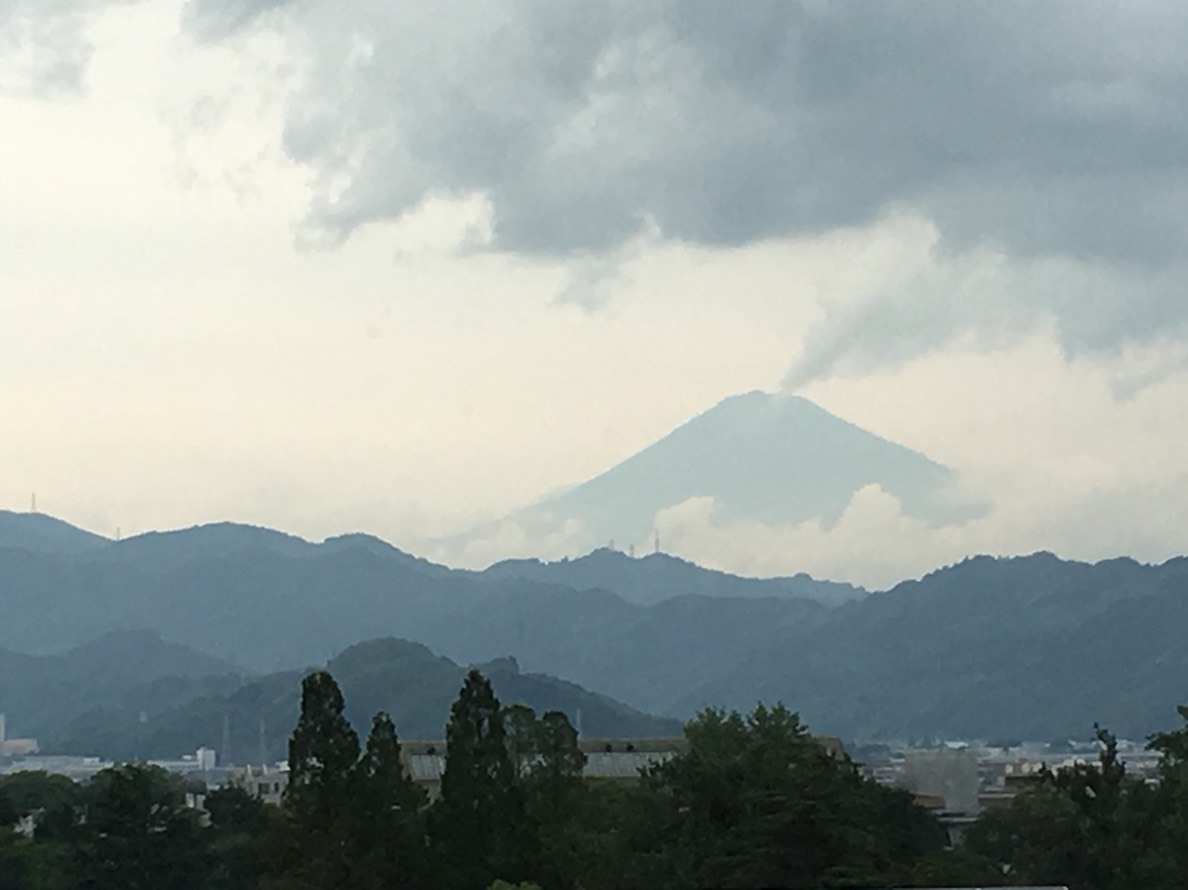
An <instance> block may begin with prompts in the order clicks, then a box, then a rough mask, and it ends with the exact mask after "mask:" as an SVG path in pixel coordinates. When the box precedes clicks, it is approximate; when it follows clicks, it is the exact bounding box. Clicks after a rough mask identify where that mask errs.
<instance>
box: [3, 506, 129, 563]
mask: <svg viewBox="0 0 1188 890" xmlns="http://www.w3.org/2000/svg"><path fill="white" fill-rule="evenodd" d="M110 543H111V541H110V540H108V539H107V538H104V537H102V536H101V535H96V534H93V533H92V532H88V531H84V530H83V529H81V528H76V527H75V526H73V525H71V524H70V523H69V522H65V521H63V520H61V519H57V518H56V517H53V516H49V515H48V514H45V513H16V512H13V511H11V510H0V547H9V548H13V549H19V550H31V551H33V552H36V553H57V554H76V553H86V552H88V551H93V550H98V549H100V548H102V547H106V546H107V545H108V544H110Z"/></svg>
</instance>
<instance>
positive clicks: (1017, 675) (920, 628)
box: [0, 526, 1188, 747]
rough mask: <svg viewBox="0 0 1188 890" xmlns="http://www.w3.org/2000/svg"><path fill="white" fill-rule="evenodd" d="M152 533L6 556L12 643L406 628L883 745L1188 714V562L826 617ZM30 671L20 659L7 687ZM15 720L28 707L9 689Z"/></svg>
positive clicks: (773, 582)
mask: <svg viewBox="0 0 1188 890" xmlns="http://www.w3.org/2000/svg"><path fill="white" fill-rule="evenodd" d="M191 535H194V536H196V537H195V540H196V541H197V543H191V542H190V541H189V536H191ZM133 541H136V539H132V540H131V541H129V542H122V543H121V544H109V545H107V546H106V547H104V548H102V549H100V550H96V551H89V552H82V553H75V554H61V553H46V552H36V551H31V550H27V549H14V548H8V549H4V548H0V617H2V619H3V620H2V621H0V646H5V647H7V648H9V649H15V650H21V651H26V652H29V651H32V652H41V653H46V652H55V651H59V652H60V651H62V650H64V649H66V648H69V647H71V646H72V645H76V644H78V643H81V642H83V641H86V640H89V639H90V638H91V637H93V636H94V635H95V634H96V633H102V632H104V631H108V630H118V629H120V628H126V627H138V626H139V627H149V628H152V629H153V630H155V631H157V632H158V633H160V634H162V635H163V636H164V637H166V638H167V639H173V640H185V641H187V643H189V644H190V645H192V646H194V647H195V648H197V649H199V650H203V651H206V652H211V653H214V654H215V655H217V656H219V658H221V659H222V660H223V663H224V664H228V663H229V664H242V665H244V666H245V668H247V669H250V670H254V671H256V672H260V673H263V672H266V671H275V670H278V669H285V668H299V667H301V666H303V665H309V664H320V663H324V662H325V661H326V660H327V659H329V658H330V657H332V656H333V654H334V653H335V652H340V651H342V650H344V649H346V648H347V647H350V646H351V645H352V644H354V643H357V642H358V641H360V640H365V639H371V638H374V637H376V636H392V637H400V638H404V639H410V640H416V641H418V642H420V643H423V644H425V645H427V646H429V647H430V648H431V649H432V650H433V651H434V652H437V653H440V654H441V655H443V656H445V657H447V658H448V659H450V660H451V661H452V662H453V663H455V666H456V665H458V664H466V663H472V662H482V661H487V660H490V659H494V658H500V657H503V656H508V655H513V656H515V657H516V658H517V659H518V662H519V664H520V665H521V666H522V667H523V669H524V672H525V674H531V673H544V674H550V675H554V676H563V677H566V678H567V679H568V680H570V681H572V682H574V683H578V684H581V686H583V687H585V688H587V689H597V690H599V691H600V692H602V693H605V694H607V695H610V696H613V697H614V698H615V699H617V700H619V701H622V702H626V703H628V704H630V705H631V706H632V707H635V708H639V709H641V710H643V711H647V712H650V713H661V714H666V715H670V716H672V717H676V718H687V717H688V716H690V715H691V714H692V713H694V712H695V711H696V710H697V709H698V708H700V707H702V706H704V705H721V706H727V707H735V708H740V709H747V708H750V707H751V706H753V705H754V703H755V702H756V701H758V700H760V699H763V700H767V701H774V700H777V699H779V700H783V701H784V702H785V703H787V704H788V705H789V706H791V707H793V708H796V709H799V710H800V711H801V712H802V715H803V716H804V718H805V719H806V720H807V721H808V723H809V724H810V725H811V726H812V728H813V729H814V730H815V731H818V732H822V733H832V734H838V735H844V736H849V737H861V738H872V739H874V738H881V737H884V738H885V737H902V736H917V737H920V736H929V735H932V736H980V735H987V736H994V737H1001V736H1003V735H1009V736H1013V737H1032V738H1039V739H1041V740H1043V739H1047V738H1050V737H1055V736H1061V735H1065V736H1067V735H1078V736H1083V735H1085V733H1086V732H1087V730H1088V728H1090V727H1092V725H1093V723H1094V722H1095V721H1100V722H1101V723H1103V724H1104V725H1107V726H1109V727H1110V728H1112V729H1114V730H1115V731H1117V732H1119V733H1121V734H1123V735H1128V736H1130V737H1134V738H1141V737H1143V736H1144V735H1146V734H1147V733H1149V732H1151V731H1154V730H1156V729H1159V728H1161V727H1164V726H1166V725H1167V721H1168V715H1171V714H1174V708H1175V706H1176V705H1177V704H1180V703H1181V702H1183V701H1188V692H1186V691H1185V689H1184V686H1183V683H1182V680H1181V678H1182V676H1183V675H1184V669H1185V668H1188V638H1185V637H1184V635H1183V634H1182V633H1181V631H1180V629H1181V628H1182V627H1184V626H1188V560H1183V559H1178V560H1172V561H1170V562H1168V563H1165V564H1164V565H1160V566H1148V565H1140V564H1138V563H1135V562H1133V561H1130V560H1113V561H1108V562H1103V563H1099V564H1097V565H1085V564H1082V563H1074V562H1066V561H1063V560H1060V559H1057V558H1056V557H1054V556H1051V555H1048V554H1036V555H1034V556H1030V557H1023V558H1015V559H992V558H989V557H980V558H976V559H971V560H967V561H966V562H963V563H961V564H959V565H956V566H952V567H949V568H945V569H941V570H938V571H936V572H933V573H932V574H930V575H928V576H927V577H925V578H923V579H921V580H919V581H912V582H907V583H904V584H900V585H898V586H897V587H895V588H894V589H892V590H890V591H885V592H881V593H875V594H871V595H868V596H864V597H860V598H858V599H854V600H851V601H849V602H845V603H843V604H841V605H837V606H834V607H827V606H825V605H822V603H821V602H818V601H817V600H818V599H823V598H825V596H824V595H823V594H822V586H821V585H819V584H817V583H815V582H811V579H810V580H809V581H807V582H805V583H806V584H808V585H809V588H808V589H811V590H813V591H814V592H815V593H814V595H815V598H814V599H804V598H799V597H796V596H795V595H793V590H792V588H793V586H794V585H793V582H796V583H800V582H799V579H798V578H792V579H770V580H766V581H763V580H752V579H743V578H736V577H734V576H730V575H724V574H722V573H717V572H710V571H705V570H702V569H698V568H697V567H695V566H691V565H689V564H687V563H683V562H681V561H679V560H674V559H671V558H669V557H664V556H660V557H655V556H653V557H649V558H645V559H636V560H632V559H629V558H628V557H626V556H624V555H623V554H616V553H611V552H599V553H594V554H591V555H590V556H589V557H585V558H582V559H575V560H570V561H568V562H561V563H548V564H546V563H539V562H535V561H525V562H520V563H508V564H502V565H499V566H495V567H492V568H491V569H490V570H489V571H487V572H478V573H474V572H460V571H453V570H450V569H448V568H445V567H444V566H439V565H435V564H433V563H429V562H426V561H424V560H419V559H417V558H415V557H412V556H409V555H408V554H405V553H402V552H400V551H399V550H396V549H395V548H392V547H390V546H388V545H386V544H384V543H383V542H381V541H377V540H376V539H374V538H368V537H366V536H347V537H344V538H340V539H334V540H332V541H327V542H325V543H322V544H312V543H309V542H303V541H300V540H299V539H290V538H288V537H287V536H283V535H277V534H275V533H270V532H268V531H267V530H260V529H251V528H246V527H240V526H223V527H219V528H218V529H217V530H216V532H215V533H214V534H213V535H212V534H210V533H208V532H207V531H206V530H203V529H196V530H189V531H184V532H178V533H175V534H173V535H163V536H155V537H150V538H148V539H146V540H145V541H139V542H137V543H136V544H135V545H134V546H131V547H128V548H126V549H123V548H124V544H125V543H127V544H132V542H133ZM211 541H217V542H218V546H207V545H208V544H209V543H210V542H211ZM136 548H147V550H148V551H149V552H147V553H146V552H142V551H139V550H137V549H136ZM113 554H115V556H113ZM142 557H143V558H142ZM824 590H825V591H829V590H830V587H829V586H828V585H825V587H824ZM842 592H843V593H846V592H847V591H846V589H845V588H843V589H842ZM666 593H667V594H670V595H666ZM769 593H770V594H771V595H768V594H769ZM629 598H630V599H629ZM631 599H635V600H638V602H633V601H631ZM125 648H127V649H129V650H134V649H136V648H137V644H134V643H128V644H126V645H125ZM18 661H19V660H18ZM14 664H17V663H16V662H14ZM18 667H19V664H18ZM10 670H16V668H15V667H14V668H6V667H5V666H4V663H3V662H2V661H0V674H7V673H8V672H9V671H10ZM100 673H102V672H100ZM205 682H206V681H205V680H201V681H198V680H187V681H185V682H184V683H178V682H176V681H171V680H170V681H167V680H166V679H164V678H162V679H161V680H159V681H158V684H159V685H158V686H157V687H154V692H153V694H154V695H157V696H158V698H154V699H151V701H152V702H155V704H153V705H152V706H151V707H147V708H146V707H144V706H142V705H141V704H139V703H137V704H136V705H133V704H132V703H131V700H129V703H128V707H129V708H130V709H132V708H134V710H135V711H136V713H137V714H138V713H139V711H141V710H147V711H149V712H150V713H158V711H160V710H161V707H162V706H163V707H164V708H165V709H168V708H169V707H171V706H173V705H176V704H177V703H179V702H183V701H190V700H191V699H193V698H194V697H195V696H203V695H205V696H210V695H215V694H216V693H217V695H216V699H217V696H224V695H227V694H230V691H231V690H229V689H227V687H226V686H225V685H222V686H218V687H217V688H216V689H214V690H213V691H211V690H206V691H203V689H202V688H200V687H201V686H202V684H203V683H205ZM276 682H277V683H278V684H279V685H278V686H277V687H276V689H275V691H271V690H272V687H270V686H268V684H267V683H264V681H263V680H261V681H253V683H256V685H255V686H252V687H251V688H250V689H249V688H248V687H246V686H245V687H244V688H243V689H242V690H241V689H240V687H239V686H235V690H236V691H237V694H241V695H243V696H247V697H248V699H250V700H248V701H247V702H246V704H245V706H244V710H243V711H242V713H240V712H237V713H238V714H239V717H238V719H240V720H241V721H242V720H248V721H249V722H250V720H251V719H253V718H250V717H249V716H248V714H249V713H250V712H251V709H252V708H254V707H256V705H254V704H252V703H251V701H254V699H251V696H262V697H263V699H268V698H269V697H270V696H271V697H279V696H282V695H286V694H289V693H288V692H286V690H288V689H290V688H291V685H292V684H291V683H289V682H288V681H287V680H285V681H281V680H278V681H276ZM121 688H122V687H121ZM196 689H197V691H195V690H196ZM245 690H246V691H245ZM104 694H106V693H104ZM137 694H138V695H140V693H137ZM72 695H73V696H76V698H77V700H80V701H81V700H85V699H86V697H87V696H88V695H90V693H89V692H88V691H87V687H86V686H85V684H81V685H77V688H71V689H68V690H67V691H65V692H61V693H44V694H41V695H40V696H39V697H40V698H41V699H44V700H45V701H46V702H47V703H48V704H47V707H48V706H49V705H51V704H53V703H55V702H56V701H59V700H60V701H67V702H69V701H75V700H76V699H71V698H70V696H72ZM103 701H106V699H103ZM162 703H163V704H162ZM278 707H279V706H278ZM212 708H214V705H212ZM0 709H8V710H10V711H11V710H13V709H12V708H11V707H10V706H8V705H7V704H6V703H5V702H4V701H3V700H2V699H0ZM215 710H216V711H217V708H215ZM214 712H215V711H212V713H214ZM187 713H190V712H187ZM584 713H585V710H584V709H583V714H584ZM191 716H193V715H192V714H191ZM207 716H209V715H207ZM186 719H190V717H187V718H186ZM193 719H194V720H195V721H196V722H195V725H197V723H200V722H201V720H199V719H198V718H197V717H194V718H193ZM279 719H281V712H280V711H279V710H278V711H277V712H276V715H275V716H274V717H271V718H268V720H267V722H268V725H269V726H271V725H272V721H273V720H279ZM284 719H287V717H286V718H284ZM221 720H222V717H221V716H218V717H217V718H216V719H215V722H216V723H218V724H221ZM236 726H237V727H238V728H237V729H234V730H233V731H234V732H243V733H244V734H245V735H244V738H243V739H242V740H240V741H239V742H237V744H239V745H241V746H243V745H252V744H254V745H256V746H257V747H258V735H259V726H258V722H257V723H256V724H253V725H252V726H248V725H247V724H243V725H240V724H236ZM14 731H17V730H16V728H15V727H14ZM95 731H96V732H98V729H96V730H95ZM80 732H81V730H80ZM249 736H250V737H251V739H249V738H248V737H249ZM252 739H255V741H252Z"/></svg>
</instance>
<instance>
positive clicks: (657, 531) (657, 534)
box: [656, 529, 660, 553]
mask: <svg viewBox="0 0 1188 890" xmlns="http://www.w3.org/2000/svg"><path fill="white" fill-rule="evenodd" d="M656 552H657V553H659V552H660V529H656Z"/></svg>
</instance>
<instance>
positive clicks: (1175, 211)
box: [0, 0, 1188, 585]
mask: <svg viewBox="0 0 1188 890" xmlns="http://www.w3.org/2000/svg"><path fill="white" fill-rule="evenodd" d="M1185 42H1188V8H1185V7H1183V6H1182V5H1181V4H1174V3H1169V2H1144V0H1138V2H1134V3H1129V4H1126V6H1125V8H1123V7H1122V5H1121V4H1117V3H1108V2H1096V0H1079V2H1076V3H1072V2H1058V0H1054V2H1050V3H1045V4H1034V3H1029V2H1016V0H994V2H978V0H970V2H964V3H960V4H958V3H949V2H939V0H938V2H931V0H913V2H896V0H887V2H883V3H879V4H872V3H868V2H846V0H839V2H829V3H826V2H819V0H803V2H792V0H787V2H785V0H773V2H768V0H752V2H749V3H746V4H723V3H711V2H708V0H704V2H678V0H655V2H651V0H644V2H640V0H630V2H626V0H625V2H601V3H589V2H585V3H576V2H568V0H557V2H540V0H523V2H499V0H492V2H489V3H484V4H473V3H464V2H455V0H443V2H440V3H435V4H393V3H390V2H387V0H333V2H331V0H184V2H180V0H151V2H148V0H141V2H136V0H0V134H2V135H0V416H2V417H3V418H4V419H5V425H6V434H5V435H3V436H0V508H8V509H16V510H21V509H27V508H28V507H29V505H30V498H31V494H32V493H33V492H36V493H37V497H38V506H39V508H40V509H41V510H43V511H44V512H48V513H52V514H54V515H57V516H60V517H62V518H64V519H66V520H68V521H71V522H73V523H75V524H77V525H80V526H82V527H85V528H89V529H91V530H94V531H97V532H100V533H103V534H107V535H114V534H116V532H117V529H118V530H119V532H120V533H121V534H123V535H130V534H135V533H137V532H141V531H145V530H149V529H159V528H174V527H184V526H189V525H193V524H196V523H202V522H210V521H217V520H224V519H231V520H236V521H242V522H251V523H258V524H264V525H269V526H272V527H276V528H280V529H283V530H286V531H289V532H292V533H295V534H300V535H303V536H306V537H310V538H313V539H321V538H322V537H325V536H327V535H333V534H340V533H343V532H346V531H353V530H365V531H369V532H372V533H374V534H377V535H379V536H381V537H384V538H385V539H387V540H389V541H391V542H393V543H394V544H396V545H397V546H401V547H403V548H405V549H408V550H411V551H413V552H423V553H432V552H433V546H434V545H433V542H434V540H436V539H437V538H439V537H441V536H445V535H450V534H454V533H456V532H458V531H461V530H463V529H466V528H468V527H470V526H472V525H473V524H475V523H477V522H479V521H482V520H489V519H491V518H494V517H498V516H500V515H503V514H506V513H508V512H510V511H512V510H514V509H516V508H518V507H521V506H523V505H525V504H527V503H530V502H532V501H533V500H535V499H537V498H539V497H541V496H542V495H544V494H545V493H547V492H551V491H555V490H557V489H558V488H561V487H564V486H567V485H571V484H574V483H577V482H580V481H582V480H583V479H586V478H588V477H590V476H592V475H594V474H595V473H598V472H600V471H602V470H603V469H605V468H607V467H609V466H611V465H612V464H614V463H616V462H617V461H619V460H622V459H623V458H625V457H627V456H629V455H630V454H632V453H634V452H635V451H637V450H639V449H640V448H642V447H644V446H645V445H647V444H648V443H650V442H652V441H654V440H655V439H657V438H659V437H660V436H662V435H664V434H665V433H666V432H668V431H669V430H671V429H672V428H673V427H675V426H677V425H678V424H680V423H682V422H683V421H685V420H686V419H688V418H689V417H690V416H692V415H694V414H696V413H697V412H699V411H703V410H705V409H707V408H709V407H710V406H712V405H713V404H715V403H716V402H717V401H719V400H720V399H722V398H724V397H726V396H728V395H731V394H734V393H739V392H745V391H748V390H752V389H762V390H766V391H771V392H788V393H798V394H800V395H804V396H806V397H808V398H810V399H812V400H814V401H816V402H817V403H818V404H821V405H822V406H824V407H826V408H828V409H829V410H831V411H833V412H835V413H837V414H839V415H841V416H843V417H845V418H846V419H848V420H850V421H852V422H853V423H856V424H858V425H860V426H863V427H865V428H867V429H869V430H871V431H873V432H875V433H878V434H879V435H882V436H885V437H887V438H889V439H892V440H894V441H897V442H899V443H901V444H904V445H907V446H909V447H911V448H914V449H917V450H919V451H921V452H923V453H925V454H927V455H928V456H930V457H931V458H933V459H934V460H937V461H939V462H942V463H944V464H946V465H948V466H950V467H952V468H953V469H954V470H955V471H956V472H957V473H958V474H959V477H960V479H961V482H962V485H963V486H965V487H966V488H968V489H969V490H970V491H972V492H974V493H976V494H977V495H978V496H980V497H984V498H986V499H987V500H988V501H989V502H990V503H991V504H992V508H991V509H990V511H989V512H988V513H987V515H986V516H984V517H982V518H980V519H977V520H975V521H971V522H969V523H966V524H964V525H961V526H954V527H949V528H941V529H928V528H924V527H921V526H919V525H918V524H915V523H914V522H913V521H912V520H910V519H909V518H906V517H904V516H903V514H902V512H901V511H900V510H899V509H898V505H897V504H896V503H895V501H894V499H893V498H891V497H890V496H889V495H887V494H886V493H885V492H882V491H881V490H878V489H872V490H863V491H861V492H858V493H857V494H856V495H855V497H854V501H853V502H852V503H851V506H850V509H849V510H848V511H847V513H846V514H845V516H843V518H842V520H841V521H840V522H838V523H837V524H836V525H835V526H832V527H823V526H821V525H820V524H815V523H807V524H805V525H802V526H794V527H774V528H764V527H753V526H747V525H737V526H729V527H725V526H722V525H721V524H715V523H714V522H712V521H711V516H712V512H713V505H712V504H705V503H701V502H689V503H686V504H683V505H674V508H673V510H672V511H671V515H668V516H666V517H665V519H666V527H668V528H670V529H671V532H670V533H669V534H668V535H667V547H668V548H669V549H671V550H673V551H674V552H677V553H679V554H680V555H683V556H687V557H690V558H694V559H696V560H698V561H700V562H702V563H705V564H708V565H714V566H717V567H721V568H725V569H729V570H732V571H737V572H742V573H748V574H774V573H783V572H793V571H809V572H812V573H814V574H818V575H823V576H826V577H833V578H844V579H847V580H854V581H858V582H860V583H865V584H871V585H886V584H890V583H894V582H895V581H897V580H899V579H901V578H907V577H914V576H918V575H919V574H921V573H922V572H925V571H928V570H930V569H932V568H935V567H937V566H939V565H942V564H946V563H949V562H953V561H956V560H959V559H961V558H962V557H964V556H966V555H968V554H972V553H979V552H989V553H998V554H1010V553H1029V552H1033V551H1036V550H1052V551H1054V552H1056V553H1058V554H1060V555H1062V556H1066V557H1070V558H1077V559H1088V560H1097V559H1102V558H1107V557H1112V556H1117V555H1123V554H1125V555H1130V556H1133V557H1135V558H1137V559H1140V560H1143V561H1160V560H1163V559H1166V558H1169V557H1171V556H1173V555H1176V554H1182V553H1185V552H1188V522H1185V519H1186V518H1188V517H1186V516H1185V512H1186V511H1185V509H1184V506H1183V505H1184V504H1186V503H1188V449H1185V448H1184V447H1183V445H1182V443H1183V442H1184V441H1185V439H1186V436H1188V413H1186V412H1185V411H1184V410H1183V408H1182V406H1184V405H1185V404H1188V401H1186V399H1188V299H1186V297H1185V294H1184V293H1183V292H1182V289H1183V282H1184V281H1186V280H1188V276H1186V274H1185V273H1186V272H1188V268H1186V267H1188V259H1186V258H1188V251H1185V249H1184V248H1185V233H1186V230H1188V201H1186V200H1185V198H1186V197H1188V109H1186V107H1185V100H1184V98H1183V97H1184V96H1188V58H1186V57H1185V56H1184V54H1183V52H1182V50H1181V48H1182V46H1183V45H1184V44H1185ZM564 552H565V542H564V540H556V541H551V542H549V543H548V546H547V547H543V548H542V552H541V553H540V554H539V555H542V556H556V555H562V554H563V553H564ZM497 555H499V554H497V553H486V554H484V556H485V557H489V558H494V557H495V556H497Z"/></svg>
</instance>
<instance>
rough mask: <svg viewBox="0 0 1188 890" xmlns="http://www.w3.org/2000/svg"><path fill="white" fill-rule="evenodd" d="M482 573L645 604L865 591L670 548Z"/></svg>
mask: <svg viewBox="0 0 1188 890" xmlns="http://www.w3.org/2000/svg"><path fill="white" fill-rule="evenodd" d="M481 574H482V575H483V576H484V577H487V578H497V579H523V580H528V581H536V582H539V583H544V584H559V585H564V586H566V587H573V588H575V589H577V590H593V589H595V588H601V589H602V590H609V591H611V592H612V593H617V594H618V595H619V596H621V597H623V599H625V600H627V601H628V602H632V603H636V604H637V605H641V606H653V605H656V604H657V603H660V602H663V601H664V600H666V599H671V598H672V596H673V595H674V592H679V594H680V595H682V596H710V597H729V598H732V599H733V598H744V597H749V598H753V597H783V598H788V597H792V598H796V599H809V600H815V601H816V602H819V603H823V604H824V605H839V604H841V603H844V602H849V601H850V600H854V599H860V598H861V597H863V596H866V591H865V590H863V589H862V588H860V587H855V586H854V585H852V584H843V583H839V582H836V581H818V580H816V579H815V578H810V577H809V576H808V575H805V574H800V575H795V576H793V577H790V578H741V577H739V576H737V575H730V574H727V573H726V572H718V571H715V570H713V569H704V568H702V567H701V566H698V565H696V564H694V563H691V562H688V561H687V560H683V559H679V558H678V557H675V556H670V555H668V554H667V553H652V554H648V555H647V556H643V557H641V558H639V559H636V558H633V557H630V556H628V555H626V554H625V553H621V552H619V551H617V550H608V549H600V550H595V551H594V552H592V553H589V554H587V555H586V556H580V557H578V558H576V559H563V560H558V561H556V562H542V561H540V560H538V559H509V560H506V561H504V562H499V563H496V564H495V565H493V566H491V567H490V568H488V569H486V570H485V571H484V572H482V573H481Z"/></svg>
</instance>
